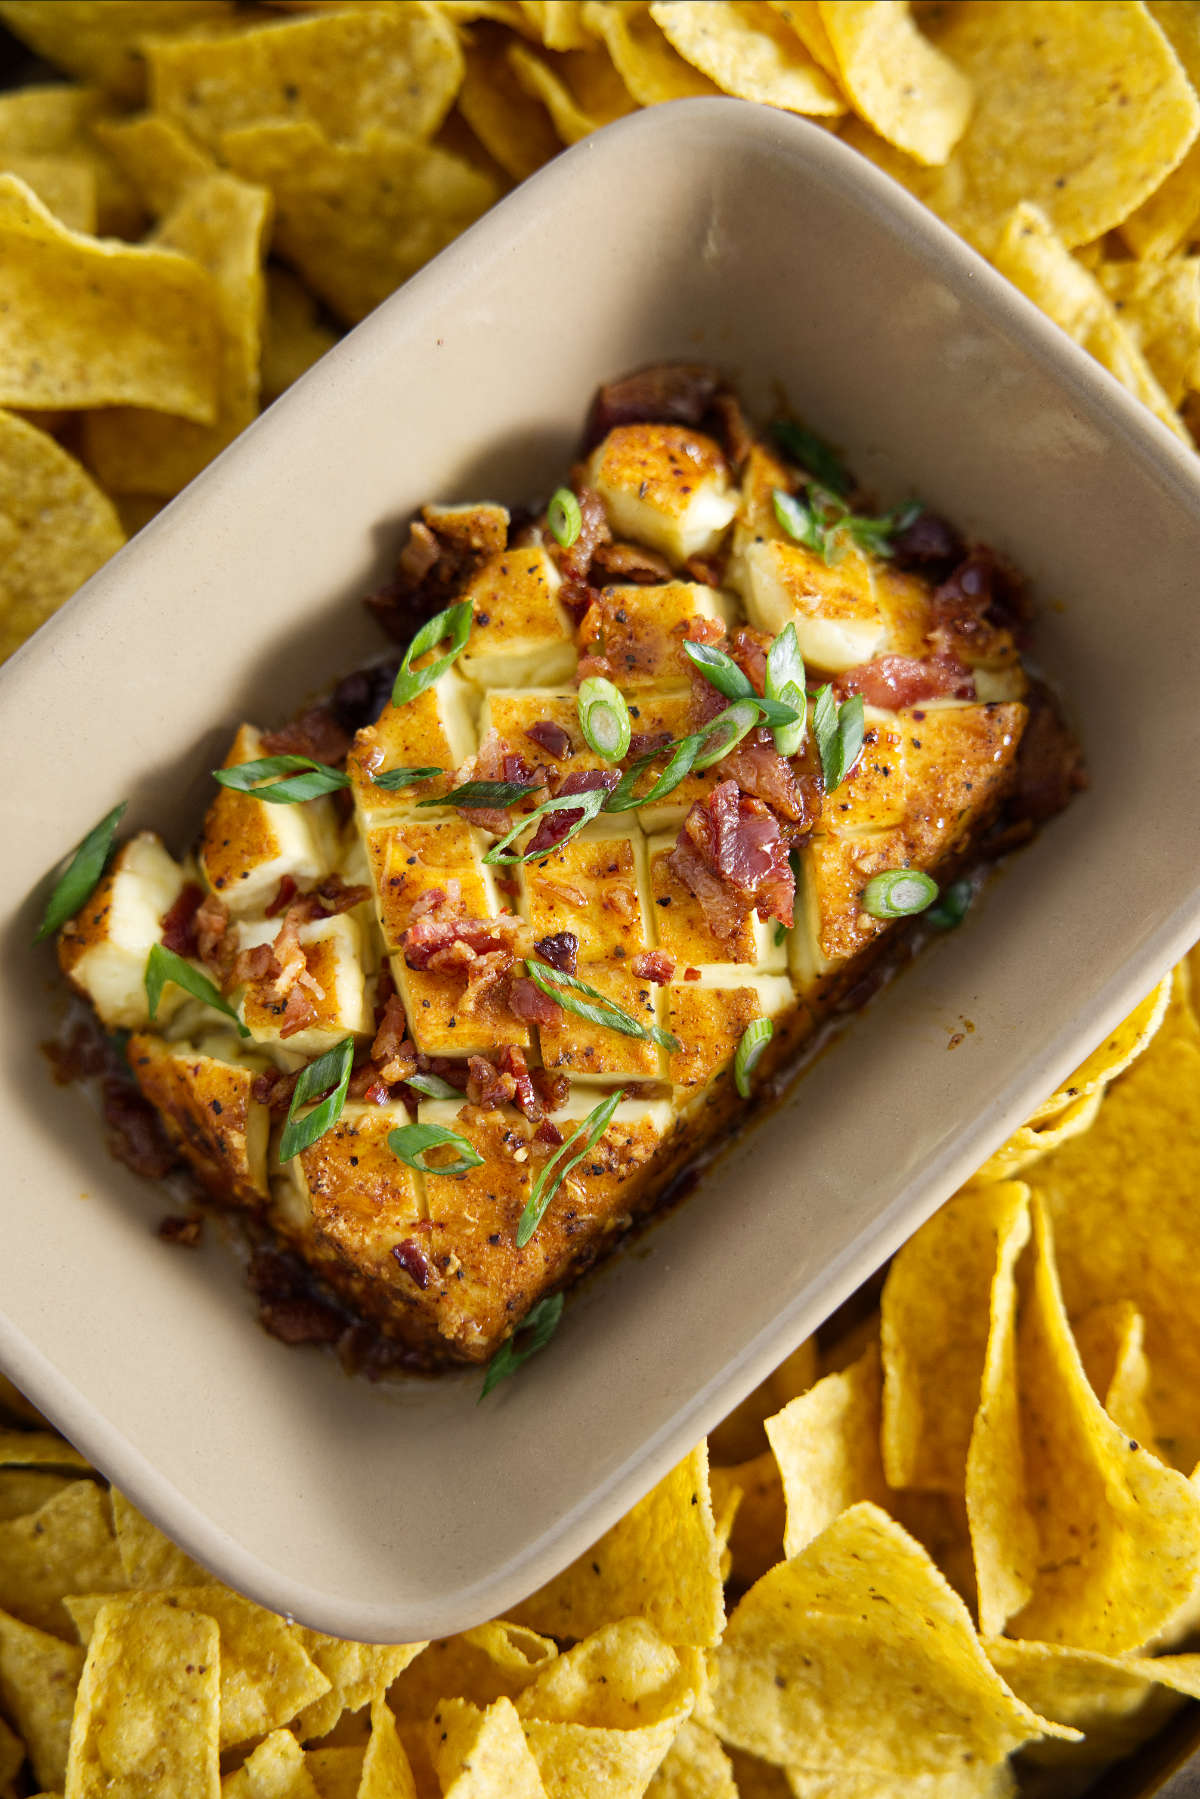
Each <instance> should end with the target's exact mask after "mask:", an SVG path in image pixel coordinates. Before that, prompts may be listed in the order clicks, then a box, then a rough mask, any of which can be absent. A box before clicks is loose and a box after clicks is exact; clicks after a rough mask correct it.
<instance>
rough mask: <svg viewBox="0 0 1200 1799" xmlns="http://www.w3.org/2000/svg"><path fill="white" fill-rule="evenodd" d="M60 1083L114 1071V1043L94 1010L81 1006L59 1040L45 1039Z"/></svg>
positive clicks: (64, 1083) (81, 1079) (47, 1052)
mask: <svg viewBox="0 0 1200 1799" xmlns="http://www.w3.org/2000/svg"><path fill="white" fill-rule="evenodd" d="M42 1048H43V1050H44V1051H45V1053H46V1055H47V1057H48V1058H49V1061H50V1069H51V1073H52V1074H53V1076H54V1080H55V1083H56V1085H57V1086H59V1087H66V1086H68V1085H69V1084H70V1083H71V1082H72V1081H84V1080H87V1078H88V1076H89V1075H93V1074H105V1073H109V1072H112V1071H114V1069H115V1068H116V1065H117V1056H116V1051H115V1048H114V1046H113V1044H112V1043H111V1042H110V1040H109V1039H108V1038H107V1037H106V1036H105V1034H104V1032H103V1030H102V1029H101V1028H100V1020H99V1019H98V1018H97V1017H96V1014H95V1013H94V1012H93V1011H91V1010H90V1009H89V1010H88V1011H86V1012H85V1011H83V1010H82V1008H81V1009H80V1011H79V1013H78V1016H76V1017H73V1018H72V1019H71V1021H70V1028H69V1029H68V1030H67V1032H66V1034H65V1036H63V1037H62V1038H61V1039H59V1040H58V1041H57V1042H53V1041H52V1042H50V1043H43V1045H42Z"/></svg>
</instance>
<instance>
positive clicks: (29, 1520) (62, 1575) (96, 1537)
mask: <svg viewBox="0 0 1200 1799" xmlns="http://www.w3.org/2000/svg"><path fill="white" fill-rule="evenodd" d="M124 1585H125V1570H124V1569H123V1568H122V1566H121V1558H120V1555H119V1554H118V1553H117V1545H116V1542H115V1540H114V1538H113V1533H112V1526H111V1525H110V1523H109V1520H108V1503H107V1495H105V1494H104V1493H102V1492H101V1491H100V1489H99V1487H97V1486H96V1485H95V1483H94V1482H93V1481H90V1480H77V1481H72V1483H71V1485H70V1486H69V1487H65V1488H64V1489H63V1491H62V1492H61V1493H58V1494H56V1495H55V1496H54V1498H53V1499H48V1500H47V1501H46V1503H45V1505H43V1506H41V1507H40V1508H39V1509H38V1510H37V1511H36V1512H31V1513H30V1514H29V1515H28V1516H27V1517H24V1518H13V1519H10V1520H9V1522H8V1523H7V1524H0V1607H3V1609H4V1610H5V1611H7V1612H11V1613H12V1614H13V1616H14V1617H17V1618H21V1619H23V1620H24V1622H25V1623H26V1624H33V1625H35V1626H36V1627H37V1629H38V1630H46V1631H50V1632H51V1633H52V1634H53V1635H55V1636H60V1637H65V1638H70V1637H72V1636H73V1635H74V1632H73V1631H72V1628H71V1620H70V1617H69V1615H68V1613H67V1611H66V1608H65V1607H64V1605H63V1603H62V1602H63V1598H64V1597H65V1595H66V1594H68V1593H79V1592H84V1593H88V1592H96V1593H116V1592H119V1591H120V1590H121V1588H122V1587H124Z"/></svg>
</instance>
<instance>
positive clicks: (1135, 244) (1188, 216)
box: [1121, 0, 1200, 258]
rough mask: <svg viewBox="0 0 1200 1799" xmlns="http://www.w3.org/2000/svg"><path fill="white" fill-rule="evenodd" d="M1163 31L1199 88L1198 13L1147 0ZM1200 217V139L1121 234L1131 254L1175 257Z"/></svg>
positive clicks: (1178, 1) (1174, 1)
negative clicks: (1131, 251)
mask: <svg viewBox="0 0 1200 1799" xmlns="http://www.w3.org/2000/svg"><path fill="white" fill-rule="evenodd" d="M1147 10H1148V11H1149V13H1150V16H1151V18H1152V19H1153V20H1154V22H1155V24H1156V25H1157V26H1158V27H1159V29H1160V30H1161V31H1162V32H1164V33H1165V35H1166V37H1167V40H1168V42H1169V43H1170V45H1171V48H1172V50H1174V52H1175V54H1176V56H1177V57H1178V58H1179V60H1180V62H1181V63H1182V64H1183V68H1184V73H1185V74H1186V75H1187V78H1188V80H1189V81H1190V82H1191V84H1192V87H1193V88H1197V89H1200V17H1198V16H1197V13H1196V8H1195V7H1194V6H1191V5H1189V3H1188V0H1149V6H1148V9H1147ZM1198 219H1200V141H1197V142H1194V143H1193V144H1192V147H1191V149H1190V150H1189V151H1188V153H1187V155H1186V156H1185V157H1184V158H1183V160H1182V162H1180V163H1178V164H1177V165H1176V166H1175V168H1173V169H1172V170H1171V173H1170V174H1169V175H1168V176H1167V178H1166V180H1165V181H1162V182H1160V184H1159V185H1158V187H1156V188H1155V190H1154V192H1153V193H1152V194H1151V195H1150V197H1149V199H1147V200H1143V202H1142V204H1141V205H1140V206H1139V207H1137V208H1136V209H1135V210H1134V211H1133V212H1131V213H1130V215H1129V217H1128V218H1127V219H1125V220H1123V221H1122V224H1121V236H1122V237H1123V238H1124V239H1125V242H1126V243H1127V244H1128V245H1129V247H1130V249H1131V250H1133V252H1134V253H1135V255H1137V256H1141V257H1149V258H1159V257H1164V256H1173V255H1174V254H1175V252H1176V250H1179V249H1181V248H1182V246H1183V245H1184V244H1185V243H1186V242H1187V241H1188V239H1189V238H1190V237H1191V236H1192V235H1193V228H1194V226H1195V224H1196V221H1197V220H1198Z"/></svg>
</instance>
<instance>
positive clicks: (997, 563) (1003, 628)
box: [932, 544, 1032, 659]
mask: <svg viewBox="0 0 1200 1799" xmlns="http://www.w3.org/2000/svg"><path fill="white" fill-rule="evenodd" d="M933 611H934V617H935V618H936V620H937V623H936V626H935V628H934V631H933V633H932V640H933V644H934V648H935V649H941V650H960V651H961V650H969V651H971V652H973V653H974V655H975V656H976V658H977V659H978V658H979V657H981V656H984V655H986V654H988V652H989V651H990V650H993V649H996V648H998V647H1000V644H1002V643H1003V642H1004V640H1005V637H1006V634H1007V633H1011V634H1012V636H1013V638H1014V639H1015V640H1016V642H1017V643H1018V644H1019V645H1021V646H1022V647H1024V646H1025V645H1026V644H1027V643H1028V640H1029V628H1030V624H1031V621H1032V610H1031V607H1030V600H1029V587H1028V583H1027V582H1026V580H1025V577H1024V576H1023V575H1022V574H1021V573H1020V572H1019V571H1018V570H1017V569H1015V568H1014V567H1013V565H1012V563H1011V562H1008V561H1006V559H1005V558H1004V557H1003V556H1001V555H999V554H998V553H997V552H996V551H995V550H993V549H990V548H989V547H988V546H987V545H986V544H975V545H974V546H973V548H972V549H971V552H970V554H969V555H968V556H966V557H965V558H964V559H963V561H962V562H960V563H959V564H958V566H957V568H955V569H954V570H953V571H952V572H951V573H950V574H949V575H948V576H947V577H946V579H945V580H944V581H943V582H942V584H941V586H940V587H938V588H936V589H935V591H934V595H933ZM998 640H999V641H998Z"/></svg>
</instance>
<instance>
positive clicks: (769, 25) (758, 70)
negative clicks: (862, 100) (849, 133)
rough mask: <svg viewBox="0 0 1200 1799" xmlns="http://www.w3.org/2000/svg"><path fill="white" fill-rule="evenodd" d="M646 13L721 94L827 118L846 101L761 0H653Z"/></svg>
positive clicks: (781, 21) (841, 107) (841, 109)
mask: <svg viewBox="0 0 1200 1799" xmlns="http://www.w3.org/2000/svg"><path fill="white" fill-rule="evenodd" d="M650 16H651V17H652V18H653V20H654V22H655V24H656V25H657V26H658V27H659V28H660V30H661V31H662V32H663V33H664V35H665V36H666V37H667V38H668V39H669V41H670V42H671V43H672V44H673V45H674V46H675V48H676V50H678V52H679V54H680V56H682V57H683V59H684V61H685V62H690V63H691V65H692V67H693V68H695V69H699V70H700V71H701V73H702V74H704V75H707V76H708V78H709V80H710V81H713V82H715V83H716V85H717V87H719V88H720V89H721V90H722V91H723V92H724V93H726V94H733V95H734V96H735V97H736V98H737V99H740V100H759V101H761V102H763V103H764V104H765V105H767V106H780V107H783V108H784V109H785V111H788V112H800V113H809V114H812V115H820V116H823V117H826V118H829V117H835V116H836V115H837V114H838V113H841V112H844V111H845V101H844V100H843V99H842V96H841V94H840V92H839V91H838V89H837V88H836V87H835V86H834V84H833V83H832V82H831V81H830V79H829V77H828V76H827V75H826V74H825V73H824V71H823V70H822V69H820V68H819V67H818V66H817V64H816V63H815V62H814V61H813V59H812V57H811V56H810V55H809V53H808V51H807V50H806V49H805V48H804V45H803V43H802V42H801V41H800V39H799V37H798V36H797V35H796V33H795V32H793V31H791V30H790V29H789V27H788V26H787V24H786V23H785V22H784V20H783V19H781V18H780V17H779V15H778V14H777V13H776V12H774V11H773V10H772V8H771V7H769V6H768V5H766V3H765V0H652V4H651V7H650Z"/></svg>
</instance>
